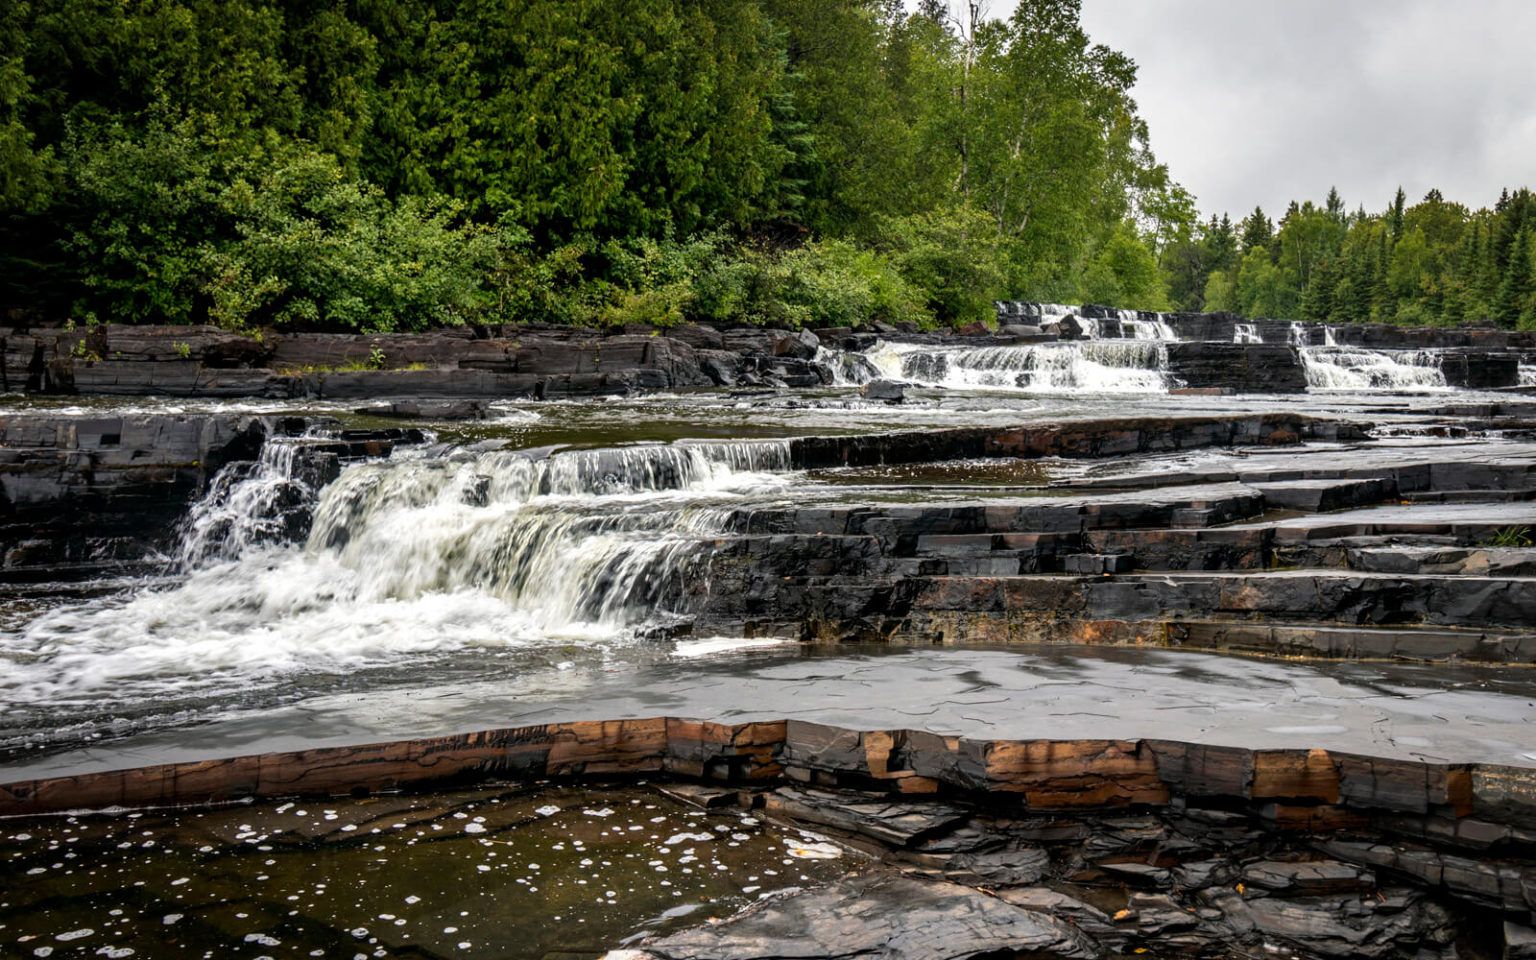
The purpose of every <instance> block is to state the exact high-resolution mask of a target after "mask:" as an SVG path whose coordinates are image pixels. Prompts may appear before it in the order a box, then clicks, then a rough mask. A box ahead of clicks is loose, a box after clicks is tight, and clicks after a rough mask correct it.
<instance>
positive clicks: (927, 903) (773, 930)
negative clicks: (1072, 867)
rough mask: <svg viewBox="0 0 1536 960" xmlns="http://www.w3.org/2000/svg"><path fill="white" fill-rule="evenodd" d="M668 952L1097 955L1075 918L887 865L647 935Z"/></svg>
mask: <svg viewBox="0 0 1536 960" xmlns="http://www.w3.org/2000/svg"><path fill="white" fill-rule="evenodd" d="M642 949H643V951H644V952H645V953H646V954H649V955H651V956H653V957H663V958H666V960H781V958H788V957H795V958H800V960H816V958H822V957H825V958H829V960H830V958H851V957H867V958H870V960H877V958H878V960H965V958H973V957H974V958H981V957H998V956H1018V955H1021V954H1028V955H1039V956H1050V957H1060V958H1068V960H1070V958H1078V957H1096V956H1098V955H1099V950H1098V949H1097V947H1095V946H1094V945H1093V943H1092V942H1091V941H1089V940H1088V939H1087V938H1086V937H1085V936H1084V935H1083V934H1082V933H1080V932H1079V931H1078V930H1077V929H1075V928H1074V927H1072V926H1071V925H1070V924H1068V923H1066V922H1064V921H1062V920H1057V919H1055V918H1054V917H1050V916H1046V915H1044V914H1042V913H1039V912H1037V911H1033V910H1025V909H1022V908H1020V907H1016V906H1013V905H1011V904H1008V903H1005V902H1003V901H1002V900H999V899H997V898H995V897H990V896H987V895H985V894H982V893H978V892H976V891H975V890H972V889H970V888H969V887H963V886H960V885H958V884H953V883H939V882H923V881H918V880H908V879H905V878H901V877H893V876H889V875H883V874H879V873H873V874H870V875H865V876H855V877H850V878H848V879H847V880H844V881H843V882H841V883H837V884H833V885H832V886H829V887H824V888H822V889H819V890H812V891H808V892H804V893H798V894H794V895H790V896H785V897H779V898H775V899H772V900H766V901H763V902H762V903H759V904H755V905H753V906H751V907H748V908H747V909H746V910H744V911H742V912H741V913H739V914H737V915H736V916H734V917H731V918H729V919H727V920H724V921H722V922H720V923H717V924H713V925H709V926H705V927H699V928H696V929H693V930H685V931H683V932H682V933H678V934H674V935H672V936H668V937H663V938H661V939H659V940H653V941H649V942H646V943H644V944H642Z"/></svg>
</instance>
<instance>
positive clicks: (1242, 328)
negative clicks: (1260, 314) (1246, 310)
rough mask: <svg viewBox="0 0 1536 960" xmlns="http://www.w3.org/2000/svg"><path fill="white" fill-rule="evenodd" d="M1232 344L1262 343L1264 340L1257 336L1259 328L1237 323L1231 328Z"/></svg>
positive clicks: (1249, 324) (1253, 325)
mask: <svg viewBox="0 0 1536 960" xmlns="http://www.w3.org/2000/svg"><path fill="white" fill-rule="evenodd" d="M1232 342H1233V343H1263V342H1264V338H1263V337H1261V336H1259V328H1258V326H1257V325H1255V324H1252V323H1238V324H1234V325H1233V327H1232Z"/></svg>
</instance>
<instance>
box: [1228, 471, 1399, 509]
mask: <svg viewBox="0 0 1536 960" xmlns="http://www.w3.org/2000/svg"><path fill="white" fill-rule="evenodd" d="M1253 488H1254V489H1255V490H1258V491H1259V492H1260V493H1262V494H1264V502H1265V503H1266V504H1268V505H1269V506H1271V507H1277V508H1281V509H1286V510H1305V511H1308V512H1311V513H1317V512H1320V511H1327V510H1345V509H1348V508H1350V507H1360V506H1365V505H1366V504H1372V503H1381V502H1382V501H1383V500H1395V499H1397V481H1396V480H1394V479H1393V478H1391V477H1370V478H1362V479H1349V478H1343V479H1338V480H1281V481H1277V482H1273V483H1268V482H1266V483H1255V484H1253Z"/></svg>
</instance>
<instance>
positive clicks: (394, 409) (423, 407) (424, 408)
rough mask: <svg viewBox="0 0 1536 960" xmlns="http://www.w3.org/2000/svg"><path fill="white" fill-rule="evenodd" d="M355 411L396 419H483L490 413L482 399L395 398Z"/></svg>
mask: <svg viewBox="0 0 1536 960" xmlns="http://www.w3.org/2000/svg"><path fill="white" fill-rule="evenodd" d="M357 412H358V413H360V414H364V415H366V416H370V417H388V418H392V419H397V420H484V419H485V418H486V417H487V416H489V415H490V405H489V404H487V403H486V402H485V401H483V400H436V401H434V400H396V401H395V402H393V403H383V404H377V405H375V406H371V407H362V408H359V409H358V411H357Z"/></svg>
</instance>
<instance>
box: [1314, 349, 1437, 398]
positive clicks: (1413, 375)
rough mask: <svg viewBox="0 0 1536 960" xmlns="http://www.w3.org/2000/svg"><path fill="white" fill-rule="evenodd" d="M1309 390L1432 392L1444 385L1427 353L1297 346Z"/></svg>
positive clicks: (1434, 358) (1432, 354)
mask: <svg viewBox="0 0 1536 960" xmlns="http://www.w3.org/2000/svg"><path fill="white" fill-rule="evenodd" d="M1297 353H1298V354H1299V355H1300V356H1301V365H1302V369H1303V370H1304V371H1305V372H1306V376H1307V389H1309V390H1340V391H1349V390H1436V389H1444V388H1445V386H1446V382H1445V373H1444V371H1442V370H1441V369H1440V355H1439V354H1437V353H1435V352H1434V351H1431V350H1366V349H1363V348H1359V347H1339V346H1322V347H1298V348H1297Z"/></svg>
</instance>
